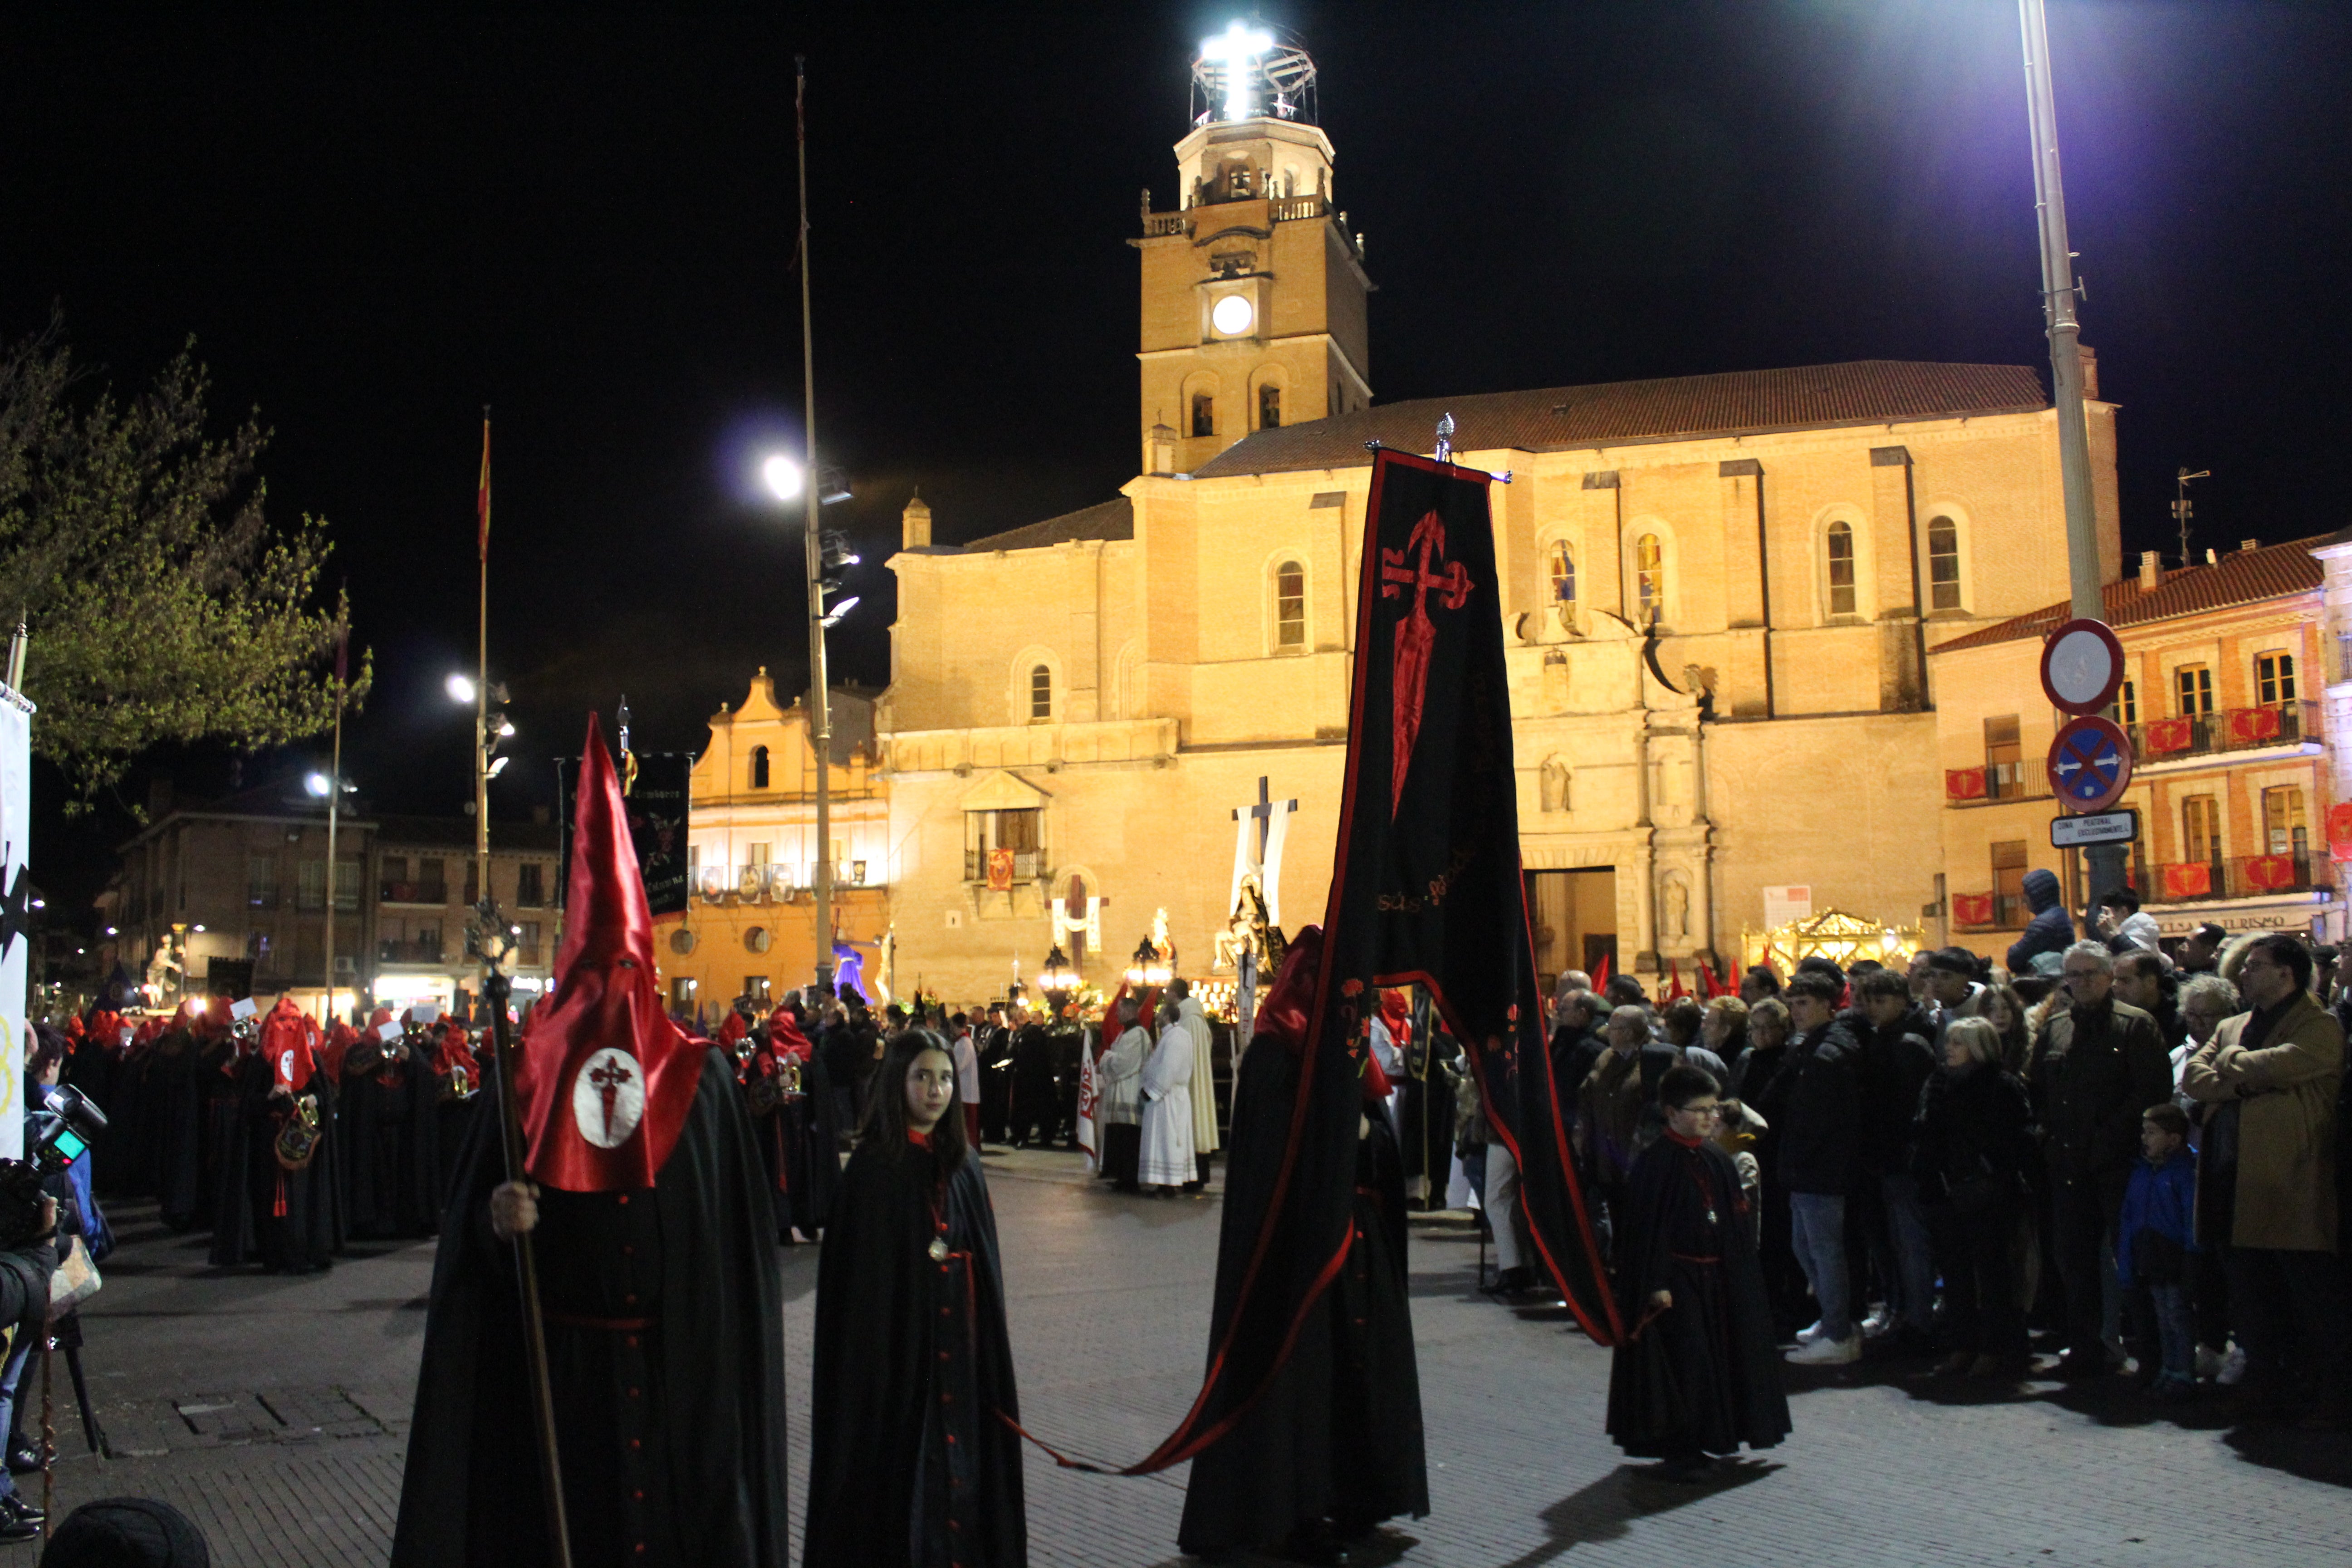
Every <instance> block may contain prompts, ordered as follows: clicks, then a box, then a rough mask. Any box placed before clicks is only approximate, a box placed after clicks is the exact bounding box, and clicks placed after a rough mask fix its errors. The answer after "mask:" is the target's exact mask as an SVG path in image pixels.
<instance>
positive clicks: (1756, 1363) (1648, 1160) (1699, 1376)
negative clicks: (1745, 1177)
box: [1609, 1066, 1789, 1480]
mask: <svg viewBox="0 0 2352 1568" xmlns="http://www.w3.org/2000/svg"><path fill="white" fill-rule="evenodd" d="M1718 1094H1719V1090H1718V1089H1717V1084H1716V1081H1715V1079H1714V1077H1713V1076H1712V1075H1711V1074H1709V1073H1707V1072H1706V1070H1705V1069H1703V1068H1694V1067H1684V1066H1677V1067H1673V1068H1668V1069H1667V1070H1666V1072H1665V1074H1664V1078H1663V1079H1661V1080H1660V1082H1659V1085H1658V1100H1659V1102H1660V1105H1661V1107H1662V1108H1663V1109H1664V1110H1665V1112H1666V1130H1665V1134H1664V1136H1663V1137H1661V1138H1660V1139H1659V1140H1658V1141H1657V1142H1654V1143H1653V1144H1651V1145H1650V1147H1649V1148H1647V1149H1645V1150H1643V1152H1642V1153H1641V1155H1640V1156H1639V1157H1638V1158H1636V1159H1635V1160H1634V1162H1633V1170H1632V1171H1631V1172H1630V1173H1628V1174H1627V1176H1626V1187H1625V1203H1624V1207H1623V1210H1622V1214H1623V1228H1622V1230H1621V1231H1620V1233H1619V1236H1618V1247H1617V1301H1618V1310H1619V1311H1620V1313H1622V1317H1623V1320H1624V1321H1625V1322H1626V1323H1627V1324H1629V1325H1631V1327H1630V1328H1629V1331H1628V1332H1627V1335H1626V1339H1625V1341H1624V1342H1622V1343H1620V1344H1619V1345H1618V1347H1617V1352H1616V1358H1615V1361H1614V1363H1613V1364H1612V1366H1611V1368H1610V1373H1609V1435H1610V1436H1612V1437H1613V1438H1615V1439H1616V1440H1617V1446H1618V1447H1621V1448H1622V1449H1624V1450H1625V1452H1626V1453H1628V1454H1629V1455H1632V1456H1633V1458H1642V1459H1663V1460H1664V1461H1665V1464H1664V1467H1663V1473H1664V1475H1665V1476H1666V1477H1667V1478H1668V1479H1676V1480H1688V1479H1696V1478H1697V1477H1699V1476H1702V1475H1704V1474H1705V1473H1706V1470H1707V1469H1708V1468H1709V1466H1710V1464H1711V1461H1710V1459H1709V1458H1708V1456H1709V1455H1710V1454H1727V1453H1730V1452H1732V1451H1734V1450H1736V1449H1737V1448H1738V1447H1739V1445H1741V1444H1742V1443H1745V1444H1747V1445H1748V1447H1751V1448H1769V1447H1771V1446H1773V1445H1774V1444H1776V1443H1778V1442H1780V1439H1781V1438H1782V1437H1785V1436H1788V1434H1789V1402H1788V1399H1787V1397H1786V1396H1785V1395H1784V1394H1782V1392H1781V1388H1780V1354H1779V1352H1778V1351H1777V1350H1776V1349H1775V1348H1774V1342H1773V1337H1772V1314H1771V1309H1770V1307H1769V1305H1768V1303H1767V1302H1766V1300H1765V1297H1764V1277H1763V1273H1762V1271H1761V1270H1760V1269H1759V1268H1758V1266H1757V1262H1756V1248H1755V1247H1754V1245H1753V1244H1752V1243H1751V1242H1750V1241H1749V1240H1748V1237H1749V1234H1750V1232H1749V1226H1748V1200H1747V1197H1746V1195H1745V1194H1743V1193H1742V1192H1741V1191H1740V1185H1739V1173H1738V1170H1737V1168H1735V1167H1734V1166H1733V1164H1732V1163H1731V1156H1730V1155H1728V1154H1727V1153H1725V1152H1723V1150H1722V1149H1721V1148H1720V1147H1719V1146H1718V1145H1717V1143H1716V1142H1714V1140H1713V1138H1712V1137H1711V1136H1710V1134H1711V1133H1712V1132H1713V1131H1714V1130H1715V1127H1714V1124H1715V1119H1716V1117H1717V1114H1718V1111H1717V1104H1718V1099H1717V1097H1718Z"/></svg>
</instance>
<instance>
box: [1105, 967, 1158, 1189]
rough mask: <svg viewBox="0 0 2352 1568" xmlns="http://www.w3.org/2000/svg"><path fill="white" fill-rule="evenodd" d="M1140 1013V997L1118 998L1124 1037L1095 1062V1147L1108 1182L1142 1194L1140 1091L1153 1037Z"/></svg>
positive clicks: (1119, 1029)
mask: <svg viewBox="0 0 2352 1568" xmlns="http://www.w3.org/2000/svg"><path fill="white" fill-rule="evenodd" d="M1139 1010H1140V1009H1139V1007H1138V1006H1137V1004H1136V1000H1135V998H1134V997H1132V996H1122V997H1120V998H1119V999H1118V1031H1119V1033H1118V1039H1116V1040H1114V1041H1113V1042H1112V1043H1111V1047H1110V1048H1109V1049H1108V1050H1107V1051H1105V1052H1103V1054H1102V1060H1100V1061H1099V1062H1097V1063H1096V1064H1095V1148H1096V1149H1097V1151H1098V1158H1099V1159H1100V1161H1101V1165H1100V1169H1101V1172H1102V1174H1103V1178H1104V1180H1106V1181H1108V1182H1109V1183H1110V1184H1111V1185H1112V1186H1114V1187H1116V1188H1117V1189H1118V1191H1120V1192H1122V1193H1131V1192H1134V1191H1135V1190H1136V1185H1135V1174H1136V1165H1137V1162H1138V1160H1139V1151H1140V1150H1141V1148H1142V1138H1143V1133H1142V1129H1141V1128H1140V1127H1139V1125H1138V1123H1139V1121H1140V1120H1141V1118H1140V1116H1139V1110H1140V1104H1139V1100H1140V1096H1139V1090H1140V1089H1141V1088H1142V1085H1143V1068H1144V1064H1145V1062H1146V1061H1148V1060H1149V1059H1150V1051H1151V1036H1150V1032H1149V1031H1147V1030H1146V1029H1145V1028H1144V1026H1142V1025H1141V1024H1140V1023H1139V1022H1138V1021H1137V1014H1138V1012H1139Z"/></svg>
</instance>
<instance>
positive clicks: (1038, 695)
mask: <svg viewBox="0 0 2352 1568" xmlns="http://www.w3.org/2000/svg"><path fill="white" fill-rule="evenodd" d="M1053 717H1054V672H1053V671H1052V670H1050V669H1048V668H1045V666H1044V665H1042V664H1041V665H1037V666H1035V667H1034V668H1031V670H1030V671H1029V722H1031V723H1032V724H1043V723H1045V722H1046V721H1049V720H1051V719H1052V718H1053Z"/></svg>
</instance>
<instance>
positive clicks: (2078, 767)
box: [2041, 584, 2134, 930]
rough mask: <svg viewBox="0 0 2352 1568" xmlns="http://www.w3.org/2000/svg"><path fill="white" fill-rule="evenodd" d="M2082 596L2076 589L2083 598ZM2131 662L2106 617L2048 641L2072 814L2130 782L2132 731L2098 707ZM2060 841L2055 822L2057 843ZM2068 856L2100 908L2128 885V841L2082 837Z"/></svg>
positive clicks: (2060, 777) (2046, 685)
mask: <svg viewBox="0 0 2352 1568" xmlns="http://www.w3.org/2000/svg"><path fill="white" fill-rule="evenodd" d="M2080 586H2081V584H2077V587H2078V588H2079V587H2080ZM2081 598H2082V595H2080V594H2079V593H2078V594H2077V595H2076V601H2077V603H2078V604H2079V603H2080V601H2081ZM2125 668H2126V663H2125V658H2124V649H2123V644H2122V643H2121V642H2120V641H2118V640H2117V639H2116V634H2115V632H2114V631H2113V630H2112V629H2111V628H2110V627H2109V626H2107V625H2106V624H2105V622H2103V621H2100V620H2097V619H2095V618H2094V617H2092V616H2081V615H2078V616H2076V617H2075V618H2074V619H2073V620H2070V621H2067V622H2065V623H2064V624H2063V625H2061V626H2058V627H2056V628H2055V629H2053V631H2052V632H2051V633H2050V635H2049V637H2046V638H2045V639H2043V642H2042V668H2041V676H2042V695H2043V696H2045V697H2047V698H2048V699H2049V700H2050V705H2051V706H2052V707H2053V708H2055V709H2057V710H2059V711H2060V712H2062V713H2065V714H2069V715H2071V716H2072V717H2071V718H2070V719H2069V720H2068V721H2066V722H2065V723H2064V724H2063V726H2062V727H2061V728H2060V729H2059V731H2058V734H2057V738H2056V739H2055V740H2054V741H2053V742H2051V747H2050V762H2049V769H2050V793H2051V794H2052V795H2054V796H2056V797H2057V799H2058V801H2059V804H2060V805H2061V807H2062V809H2063V810H2064V811H2066V812H2068V813H2071V814H2074V815H2077V816H2091V815H2098V814H2107V813H2111V812H2112V808H2113V807H2114V806H2115V805H2116V803H2117V802H2118V801H2119V800H2121V799H2122V798H2123V794H2124V791H2125V789H2126V788H2127V787H2128V786H2129V785H2130V784H2131V775H2132V763H2133V760H2134V759H2133V756H2132V744H2131V737H2130V736H2129V735H2128V734H2126V733H2125V731H2123V729H2122V728H2121V727H2120V726H2118V725H2117V724H2116V723H2114V722H2113V721H2110V720H2108V719H2105V718H2104V717H2102V716H2101V713H2100V710H2103V709H2105V707H2106V706H2107V705H2108V704H2109V703H2111V702H2113V701H2114V700H2115V697H2116V689H2118V688H2119V687H2120V686H2121V685H2122V684H2123V679H2124V672H2125ZM2126 815H2128V814H2126ZM2057 841H2058V834H2057V831H2056V830H2055V828H2053V834H2052V842H2053V843H2056V842H2057ZM2066 856H2067V862H2068V866H2067V869H2068V876H2067V881H2068V884H2069V889H2070V891H2071V890H2072V884H2073V883H2074V874H2073V873H2074V866H2075V864H2076V858H2077V857H2078V856H2079V857H2080V863H2081V864H2082V865H2084V867H2085V868H2087V870H2088V872H2089V876H2088V878H2087V880H2088V882H2089V884H2090V885H2089V887H2088V888H2087V889H2085V892H2086V894H2087V900H2086V901H2087V902H2088V903H2089V904H2090V905H2091V906H2092V907H2093V908H2094V909H2095V907H2096V906H2097V904H2098V901H2099V900H2101V899H2103V898H2105V897H2106V895H2107V894H2108V893H2110V892H2113V891H2115V890H2116V889H2120V888H2121V887H2123V885H2124V847H2123V845H2122V843H2120V842H2116V841H2114V840H2112V839H2110V840H2107V841H2105V842H2101V841H2098V840H2095V839H2090V838H2087V837H2076V838H2074V839H2073V840H2072V841H2071V842H2070V843H2069V844H2068V846H2067V847H2066ZM2084 924H2085V927H2086V929H2093V930H2095V929H2096V925H2095V921H2093V920H2092V919H2091V918H2090V914H2089V911H2085V921H2084Z"/></svg>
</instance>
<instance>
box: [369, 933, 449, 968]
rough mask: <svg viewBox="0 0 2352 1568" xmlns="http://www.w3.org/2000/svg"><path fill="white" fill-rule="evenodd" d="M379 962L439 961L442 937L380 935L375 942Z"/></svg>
mask: <svg viewBox="0 0 2352 1568" xmlns="http://www.w3.org/2000/svg"><path fill="white" fill-rule="evenodd" d="M375 960H376V962H377V963H440V962H441V939H440V938H439V937H437V936H435V937H409V938H405V939H403V938H398V937H380V938H378V939H377V940H376V944H375Z"/></svg>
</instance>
